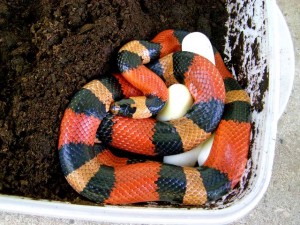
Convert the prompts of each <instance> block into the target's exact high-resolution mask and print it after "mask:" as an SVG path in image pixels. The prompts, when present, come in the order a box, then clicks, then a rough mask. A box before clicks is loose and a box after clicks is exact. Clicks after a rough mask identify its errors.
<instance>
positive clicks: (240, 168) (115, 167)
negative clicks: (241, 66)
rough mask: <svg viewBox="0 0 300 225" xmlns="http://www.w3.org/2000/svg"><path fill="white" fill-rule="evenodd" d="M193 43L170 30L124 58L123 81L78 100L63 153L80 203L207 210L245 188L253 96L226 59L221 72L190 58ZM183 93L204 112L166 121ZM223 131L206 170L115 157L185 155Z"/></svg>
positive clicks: (102, 84)
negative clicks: (168, 106) (161, 116)
mask: <svg viewBox="0 0 300 225" xmlns="http://www.w3.org/2000/svg"><path fill="white" fill-rule="evenodd" d="M187 34H188V32H185V31H179V30H165V31H163V32H161V33H159V34H158V35H157V36H156V37H155V38H154V39H153V40H151V41H142V40H134V41H131V42H129V43H127V44H126V45H124V46H123V47H122V48H121V49H120V50H119V53H118V56H117V64H118V68H119V71H120V74H112V75H105V76H102V77H100V78H99V79H96V80H92V81H91V82H89V83H87V84H86V85H85V86H84V87H83V88H82V89H81V90H80V91H78V92H77V93H76V94H75V96H74V97H73V98H72V100H71V102H70V103H69V105H68V107H67V109H66V110H65V113H64V116H63V119H62V122H61V128H60V137H59V143H58V149H59V158H60V162H61V167H62V171H63V173H64V176H65V177H66V179H67V181H68V182H69V184H70V185H71V186H72V187H73V188H74V189H75V190H76V191H77V192H78V193H80V194H81V195H83V196H85V197H86V198H88V199H89V200H91V201H94V202H97V203H105V204H129V203H137V202H148V201H167V202H170V203H176V204H183V205H202V204H205V203H207V202H209V201H212V200H216V199H218V198H220V197H221V196H223V195H224V194H226V193H227V192H228V191H229V190H231V189H232V188H234V187H235V185H236V184H237V183H238V182H239V180H240V178H241V176H242V174H243V172H244V169H245V165H246V162H247V157H248V149H249V142H250V129H251V124H250V99H249V96H248V95H247V93H246V92H245V91H244V90H243V89H242V88H241V87H240V85H239V84H238V82H237V81H236V80H235V79H234V78H233V76H232V74H231V73H230V72H229V71H228V70H227V68H226V67H225V65H224V62H223V60H222V58H221V56H220V54H219V53H218V51H217V50H216V49H214V55H215V61H216V65H214V64H212V63H211V62H210V61H208V60H207V59H205V58H203V57H201V56H199V55H197V54H194V53H191V52H185V51H181V42H182V40H183V38H184V37H185V36H186V35H187ZM174 83H182V84H184V85H186V86H187V88H188V89H189V91H190V93H191V95H192V96H193V99H194V103H193V105H192V107H191V108H190V109H189V110H188V112H187V113H186V115H184V116H183V117H182V118H179V119H175V120H171V121H168V122H159V121H156V120H155V119H154V116H155V115H156V114H157V113H158V112H159V111H160V110H161V109H162V108H163V106H164V104H165V103H166V101H167V99H168V90H167V87H168V86H170V85H172V84H174ZM214 131H215V132H216V133H215V138H214V142H213V146H212V149H211V152H210V155H209V157H208V159H207V160H206V162H205V163H204V165H203V166H199V167H180V166H174V165H168V164H163V163H161V162H159V161H155V160H149V159H141V158H126V157H120V156H118V155H116V154H115V153H114V151H113V149H121V150H125V151H129V152H134V153H138V154H142V155H150V156H157V155H159V156H162V155H172V154H178V153H182V152H185V151H189V150H190V149H192V148H194V147H195V146H197V145H198V144H199V143H201V142H203V141H205V140H206V139H207V138H208V137H209V136H210V135H211V133H212V132H214Z"/></svg>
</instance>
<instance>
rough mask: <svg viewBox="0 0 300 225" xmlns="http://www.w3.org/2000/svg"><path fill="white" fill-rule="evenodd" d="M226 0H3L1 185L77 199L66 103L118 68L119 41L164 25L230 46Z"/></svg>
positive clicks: (149, 34)
mask: <svg viewBox="0 0 300 225" xmlns="http://www.w3.org/2000/svg"><path fill="white" fill-rule="evenodd" d="M224 2H225V1H223V0H198V1H197V0H186V1H183V0H182V1H175V0H167V1H158V0H156V1H146V0H144V1H143V0H140V1H137V0H101V1H99V0H4V1H3V0H2V1H0V61H1V62H0V165H1V169H0V193H2V194H9V195H19V196H27V197H32V198H45V199H51V200H62V201H70V202H83V201H84V199H83V198H82V197H79V195H78V194H77V193H76V192H75V191H74V190H73V189H72V188H71V187H70V186H69V185H68V183H67V181H66V180H65V178H64V176H63V174H62V172H61V168H60V164H59V159H58V152H57V142H58V136H59V126H60V121H61V119H62V115H63V112H64V109H65V108H66V106H67V104H68V103H69V101H70V99H71V98H72V96H73V95H74V93H76V92H77V91H78V90H79V89H80V88H81V87H82V86H83V85H84V84H85V83H87V82H88V81H90V80H92V79H94V78H97V77H99V76H102V75H104V74H106V73H109V72H110V71H114V70H115V65H116V63H115V56H116V53H117V51H118V49H119V48H120V47H121V46H122V45H123V44H124V43H126V42H128V41H129V40H132V39H146V40H149V39H151V38H153V37H154V36H155V35H156V34H157V33H159V32H160V31H162V30H164V29H184V30H188V31H201V32H203V33H205V34H206V35H208V37H209V38H210V40H211V41H212V43H213V45H214V46H216V47H217V48H218V49H219V51H220V52H222V51H223V45H224V37H225V34H226V28H225V26H224V24H225V22H226V20H227V17H228V15H227V12H226V10H225V3H224Z"/></svg>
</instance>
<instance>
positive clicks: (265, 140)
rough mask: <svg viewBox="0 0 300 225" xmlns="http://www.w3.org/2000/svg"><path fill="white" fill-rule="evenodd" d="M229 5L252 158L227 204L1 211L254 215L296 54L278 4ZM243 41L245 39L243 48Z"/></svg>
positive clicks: (176, 220)
mask: <svg viewBox="0 0 300 225" xmlns="http://www.w3.org/2000/svg"><path fill="white" fill-rule="evenodd" d="M228 2H229V4H228V12H230V13H231V15H232V16H231V17H229V20H228V23H227V26H228V28H229V29H228V36H227V37H226V42H227V44H226V47H225V55H227V59H226V60H227V61H230V59H231V56H233V55H234V51H235V50H236V49H239V50H240V51H242V52H243V55H244V57H243V58H242V59H241V66H240V70H239V79H240V80H241V82H244V83H245V82H246V84H247V85H246V86H247V88H246V90H247V91H248V93H249V94H250V97H251V100H252V103H253V113H252V122H253V129H252V141H251V147H250V151H251V157H250V159H249V160H248V165H247V169H246V172H245V174H244V176H243V178H242V179H241V182H240V187H239V188H236V189H234V190H232V191H231V192H230V193H229V194H228V195H226V196H224V198H223V199H221V200H219V201H217V202H214V203H213V204H210V205H207V206H204V207H199V208H184V207H182V208H175V207H172V206H159V205H156V204H151V205H147V206H122V207H121V206H86V205H76V204H70V203H67V202H55V201H47V200H31V199H28V198H22V197H18V196H6V195H0V210H1V211H7V212H19V213H25V214H32V215H44V216H52V217H60V218H72V219H81V220H94V221H101V222H115V223H118V222H120V223H145V222H147V223H151V224H226V223H230V222H232V221H234V220H237V219H239V218H241V217H243V216H244V215H246V214H247V213H248V212H249V211H250V210H252V209H253V208H254V207H255V206H256V205H257V203H258V202H259V201H260V199H261V198H262V197H263V195H264V193H265V191H266V189H267V187H268V184H269V181H270V177H271V173H272V165H273V158H274V150H275V140H276V131H277V121H278V119H279V117H280V116H281V114H282V113H283V111H284V108H285V106H286V104H287V101H288V98H289V95H290V93H291V89H292V83H293V77H294V52H293V46H292V41H291V37H290V33H289V30H288V28H287V25H286V23H285V21H284V18H283V16H282V14H281V12H280V10H279V9H278V6H277V4H276V2H275V0H268V1H255V0H248V1H247V4H245V1H242V0H238V1H232V2H235V3H230V2H231V1H228ZM279 29H280V32H279ZM233 40H235V41H233ZM240 40H243V41H242V42H243V43H244V44H243V45H241V42H240ZM282 40H283V41H282ZM229 69H232V68H229ZM240 75H241V76H240ZM282 90H284V91H282ZM262 103H263V104H262ZM279 105H280V106H281V107H280V108H279Z"/></svg>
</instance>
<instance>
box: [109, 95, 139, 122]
mask: <svg viewBox="0 0 300 225" xmlns="http://www.w3.org/2000/svg"><path fill="white" fill-rule="evenodd" d="M110 111H111V112H112V113H113V114H114V115H119V116H126V117H132V115H133V114H134V113H135V111H136V106H135V102H134V101H133V100H132V99H130V98H128V99H122V100H120V101H118V102H114V103H113V104H112V105H111V106H110Z"/></svg>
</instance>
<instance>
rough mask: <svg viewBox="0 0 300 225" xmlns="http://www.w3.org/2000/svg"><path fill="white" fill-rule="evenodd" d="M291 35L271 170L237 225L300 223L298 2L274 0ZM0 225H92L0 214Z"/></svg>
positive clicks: (81, 222)
mask: <svg viewBox="0 0 300 225" xmlns="http://www.w3.org/2000/svg"><path fill="white" fill-rule="evenodd" d="M278 3H279V5H280V7H281V9H282V11H283V13H284V15H285V16H286V19H287V22H288V25H289V26H290V30H291V33H292V37H293V40H294V47H295V56H296V73H295V81H294V88H293V92H292V96H291V98H290V101H289V104H288V107H287V109H286V111H285V113H284V115H283V117H282V118H281V119H280V121H279V124H278V136H277V142H276V154H275V159H274V169H273V175H272V179H271V183H270V186H269V188H268V191H267V193H266V195H265V196H264V198H263V199H262V201H261V202H260V203H259V204H258V206H257V207H256V208H255V209H254V210H253V211H252V212H251V213H250V214H249V215H248V216H246V217H245V218H243V219H241V220H240V221H238V222H236V223H234V224H235V225H240V224H249V225H251V224H258V225H260V224H299V221H300V205H299V204H300V197H299V196H300V189H299V187H300V179H299V176H298V174H299V172H300V171H299V170H300V167H299V160H300V147H299V146H300V142H299V141H300V134H299V132H298V128H299V126H300V118H299V107H300V102H299V95H300V90H299V89H300V39H299V37H300V27H299V26H300V25H299V13H298V12H299V10H300V2H299V1H298V0H291V1H286V0H280V1H278ZM0 224H1V225H2V224H3V225H4V224H5V225H6V224H85V225H92V224H96V223H93V222H85V221H76V220H75V221H74V220H63V219H53V218H45V217H37V216H27V215H21V214H13V213H5V212H0Z"/></svg>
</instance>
